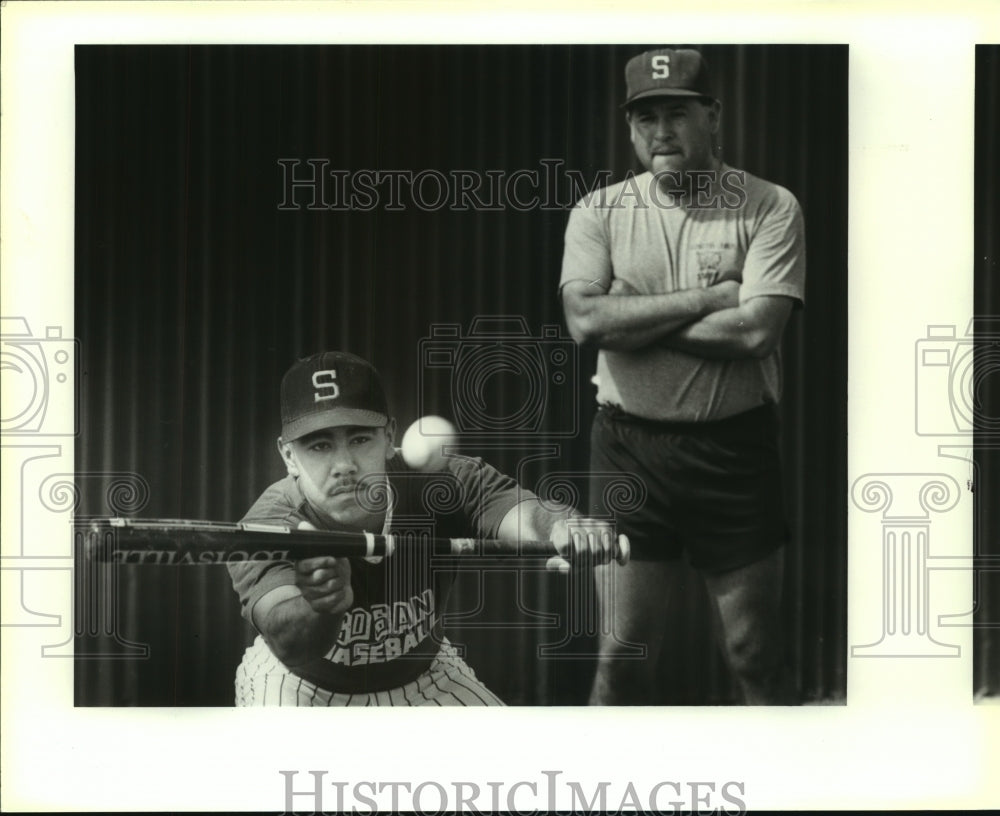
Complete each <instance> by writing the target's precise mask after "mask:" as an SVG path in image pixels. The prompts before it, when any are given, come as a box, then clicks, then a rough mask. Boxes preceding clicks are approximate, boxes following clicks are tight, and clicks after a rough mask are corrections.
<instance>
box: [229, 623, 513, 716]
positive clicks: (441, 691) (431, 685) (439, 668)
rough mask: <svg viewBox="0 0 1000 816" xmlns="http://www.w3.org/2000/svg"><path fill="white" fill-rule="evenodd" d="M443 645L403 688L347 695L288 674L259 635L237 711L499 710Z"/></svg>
mask: <svg viewBox="0 0 1000 816" xmlns="http://www.w3.org/2000/svg"><path fill="white" fill-rule="evenodd" d="M503 704H504V703H503V701H502V700H501V699H500V698H499V697H497V696H496V695H495V694H494V693H493V692H492V691H490V690H489V689H488V688H486V686H484V685H483V684H482V683H481V682H480V681H479V679H478V678H477V677H476V674H475V672H474V671H473V670H472V669H471V668H470V667H469V666H468V664H467V663H466V662H465V661H464V660H462V658H461V657H459V655H458V652H457V651H456V650H455V647H454V646H452V645H451V644H450V643H449V642H448V641H447V640H445V642H444V644H443V645H442V647H441V651H439V652H438V654H437V657H435V658H434V660H433V662H432V663H431V665H430V668H429V669H428V670H427V671H425V672H424V673H423V674H421V675H420V677H418V678H417V679H416V680H413V681H412V682H410V683H407V684H406V685H405V686H399V687H398V688H393V689H388V690H386V691H370V692H366V693H362V694H347V693H342V692H334V691H327V690H326V689H322V688H320V687H319V686H317V685H315V684H314V683H310V682H309V681H308V680H303V679H302V678H301V677H298V676H297V675H295V674H292V673H291V672H290V671H289V670H288V669H287V668H286V667H285V666H284V665H283V664H282V663H281V661H280V660H278V658H276V657H275V656H274V654H273V653H272V652H271V650H270V649H269V648H268V647H267V644H266V643H264V639H263V638H261V637H260V636H259V635H258V637H257V639H256V640H255V641H254V643H253V645H252V646H251V647H250V648H249V649H247V650H246V653H245V654H244V655H243V661H242V662H241V663H240V665H239V668H237V670H236V705H237V706H272V705H277V706H421V705H427V706H502V705H503Z"/></svg>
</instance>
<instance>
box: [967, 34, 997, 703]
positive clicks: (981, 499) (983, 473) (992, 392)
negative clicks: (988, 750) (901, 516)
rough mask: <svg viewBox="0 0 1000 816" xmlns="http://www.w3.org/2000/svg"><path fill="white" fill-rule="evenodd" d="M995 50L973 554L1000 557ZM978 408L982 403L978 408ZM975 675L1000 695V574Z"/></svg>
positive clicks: (980, 90) (988, 80)
mask: <svg viewBox="0 0 1000 816" xmlns="http://www.w3.org/2000/svg"><path fill="white" fill-rule="evenodd" d="M997 145H1000V45H980V46H977V47H976V164H975V166H976V171H975V172H976V183H975V196H976V208H975V213H976V215H975V220H976V224H975V259H976V262H975V309H976V315H977V316H981V317H988V318H990V325H991V334H992V346H991V345H990V342H989V341H987V340H985V339H984V341H983V342H981V343H977V344H976V346H975V348H976V353H977V357H976V362H975V365H976V367H977V372H976V378H975V379H976V381H977V383H979V384H981V385H980V386H979V387H980V388H981V389H982V390H981V392H980V393H977V394H976V395H975V396H976V399H977V403H978V405H977V407H978V415H979V417H980V418H981V419H983V420H984V421H983V422H982V423H981V424H980V425H979V426H978V428H977V434H976V481H977V485H976V491H975V494H974V496H975V519H976V527H975V535H976V541H975V551H976V552H977V553H981V554H983V555H987V556H993V557H997V556H1000V435H998V431H1000V424H998V418H1000V357H998V355H997V339H998V338H1000V161H998V156H997ZM980 400H981V402H980ZM975 620H976V629H975V632H974V635H975V637H974V641H973V642H974V647H973V648H974V650H975V652H974V655H975V656H974V660H973V666H974V672H975V684H976V693H977V695H979V696H982V697H985V696H993V697H995V696H997V695H998V694H1000V637H998V634H1000V570H982V571H980V572H979V573H977V575H976V619H975Z"/></svg>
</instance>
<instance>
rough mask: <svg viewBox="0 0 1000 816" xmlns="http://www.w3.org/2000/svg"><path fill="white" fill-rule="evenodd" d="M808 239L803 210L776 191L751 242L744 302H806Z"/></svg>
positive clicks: (742, 293)
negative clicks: (759, 299)
mask: <svg viewBox="0 0 1000 816" xmlns="http://www.w3.org/2000/svg"><path fill="white" fill-rule="evenodd" d="M805 279H806V238H805V223H804V221H803V218H802V209H801V208H800V207H799V203H798V201H796V200H795V196H793V195H792V194H791V193H790V192H788V191H787V190H785V189H783V188H780V187H779V188H776V194H775V196H774V198H773V200H772V201H771V202H769V206H767V207H765V208H762V212H761V216H760V219H759V222H758V224H757V225H756V229H755V230H754V234H753V236H752V237H751V239H750V245H749V247H748V249H747V254H746V258H745V259H744V262H743V283H742V285H741V287H740V302H743V301H747V300H750V299H751V298H755V297H760V296H762V295H782V296H785V297H790V298H792V299H793V300H794V301H795V302H796V305H801V304H802V303H803V301H804V300H805Z"/></svg>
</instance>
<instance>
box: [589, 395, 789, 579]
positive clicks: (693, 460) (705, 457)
mask: <svg viewBox="0 0 1000 816" xmlns="http://www.w3.org/2000/svg"><path fill="white" fill-rule="evenodd" d="M590 441H591V455H590V461H591V482H590V505H591V512H592V513H593V514H595V515H605V514H608V513H609V512H611V509H609V507H608V504H609V503H608V502H607V501H606V498H607V497H606V495H605V494H606V492H607V491H608V486H609V484H610V483H611V481H613V479H614V474H627V473H631V474H634V476H635V477H637V478H638V479H639V480H640V481H641V483H642V485H643V486H644V488H645V501H644V502H643V503H642V504H641V506H639V507H638V508H634V507H633V508H630V509H624V510H619V511H618V512H615V523H616V527H617V531H618V532H619V533H625V534H626V535H627V536H628V537H629V540H630V542H631V544H632V551H633V557H634V558H636V559H637V560H642V559H657V560H673V559H677V558H680V557H681V555H682V553H686V554H687V557H688V559H689V561H690V563H691V565H692V566H695V567H698V568H699V569H707V570H713V571H724V570H730V569H735V568H736V567H742V566H746V565H747V564H751V563H753V562H754V561H758V560H760V559H761V558H763V557H764V556H766V555H767V554H769V553H770V552H772V551H773V550H776V549H778V548H779V547H780V546H782V545H783V544H784V543H785V542H786V541H787V540H788V527H787V525H786V524H785V519H784V513H783V510H782V489H781V462H780V456H779V451H778V418H777V410H776V408H775V406H773V405H764V406H761V407H760V408H754V409H753V410H751V411H747V412H745V413H742V414H737V415H736V416H733V417H727V418H726V419H722V420H717V421H713V422H655V421H652V420H647V419H641V418H639V417H635V416H632V415H631V414H627V413H625V412H624V411H621V410H620V409H617V408H609V407H602V408H601V409H600V410H599V411H598V413H597V416H596V417H595V418H594V425H593V428H592V430H591V439H590Z"/></svg>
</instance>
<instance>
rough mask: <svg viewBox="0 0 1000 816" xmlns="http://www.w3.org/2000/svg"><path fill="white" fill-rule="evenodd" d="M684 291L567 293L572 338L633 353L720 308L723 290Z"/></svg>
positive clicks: (565, 296)
mask: <svg viewBox="0 0 1000 816" xmlns="http://www.w3.org/2000/svg"><path fill="white" fill-rule="evenodd" d="M713 289H714V287H710V288H696V289H685V290H682V291H679V292H671V293H670V294H664V295H639V294H630V295H628V296H626V297H622V296H619V295H616V294H597V295H594V294H589V295H584V296H581V293H578V292H570V291H567V292H566V293H565V294H564V302H565V306H566V322H567V325H568V326H569V330H570V334H572V335H573V339H574V340H576V341H577V342H578V343H581V344H588V345H594V346H596V347H598V348H602V349H608V350H610V351H633V350H635V349H640V348H643V347H644V346H648V345H650V344H652V343H655V342H657V341H658V340H660V339H661V338H662V337H664V336H666V335H668V334H669V333H671V332H674V331H676V330H677V329H680V328H682V327H684V326H687V325H688V324H690V323H692V322H693V321H696V320H698V319H699V318H702V317H704V316H705V315H707V314H709V313H711V312H713V311H715V310H716V309H718V308H720V298H721V296H722V295H723V294H724V293H723V292H722V291H721V290H717V291H713Z"/></svg>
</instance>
